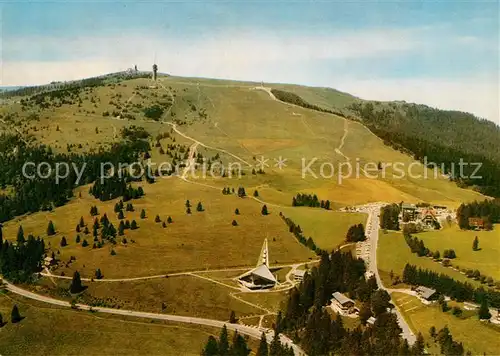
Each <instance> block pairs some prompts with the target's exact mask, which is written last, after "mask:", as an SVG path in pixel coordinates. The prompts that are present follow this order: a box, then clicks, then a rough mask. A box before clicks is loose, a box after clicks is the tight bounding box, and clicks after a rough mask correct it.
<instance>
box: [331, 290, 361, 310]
mask: <svg viewBox="0 0 500 356" xmlns="http://www.w3.org/2000/svg"><path fill="white" fill-rule="evenodd" d="M332 297H333V298H332V299H331V304H330V307H331V308H332V309H333V310H334V311H336V312H338V313H340V314H343V315H347V314H355V313H356V312H359V310H358V309H357V308H356V307H355V306H354V301H353V300H352V299H349V298H347V297H346V296H345V295H343V294H342V293H339V292H335V293H333V295H332Z"/></svg>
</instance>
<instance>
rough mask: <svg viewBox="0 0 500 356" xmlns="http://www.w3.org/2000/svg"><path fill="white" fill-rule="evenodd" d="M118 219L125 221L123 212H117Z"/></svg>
mask: <svg viewBox="0 0 500 356" xmlns="http://www.w3.org/2000/svg"><path fill="white" fill-rule="evenodd" d="M118 219H120V220H122V219H125V215H124V214H123V210H120V211H119V212H118Z"/></svg>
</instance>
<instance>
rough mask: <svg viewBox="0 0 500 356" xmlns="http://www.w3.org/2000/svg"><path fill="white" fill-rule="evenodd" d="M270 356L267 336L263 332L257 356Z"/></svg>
mask: <svg viewBox="0 0 500 356" xmlns="http://www.w3.org/2000/svg"><path fill="white" fill-rule="evenodd" d="M268 355H269V350H268V347H267V339H266V334H264V332H262V335H261V337H260V343H259V348H258V350H257V355H256V356H268Z"/></svg>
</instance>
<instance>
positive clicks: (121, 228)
mask: <svg viewBox="0 0 500 356" xmlns="http://www.w3.org/2000/svg"><path fill="white" fill-rule="evenodd" d="M118 235H119V236H123V235H125V223H124V222H123V220H122V221H120V225H119V226H118Z"/></svg>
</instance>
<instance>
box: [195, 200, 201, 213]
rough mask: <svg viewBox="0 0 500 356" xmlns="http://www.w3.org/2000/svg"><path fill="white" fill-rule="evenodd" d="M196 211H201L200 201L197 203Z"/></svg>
mask: <svg viewBox="0 0 500 356" xmlns="http://www.w3.org/2000/svg"><path fill="white" fill-rule="evenodd" d="M196 211H203V205H201V201H200V202H198V205H197V206H196Z"/></svg>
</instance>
